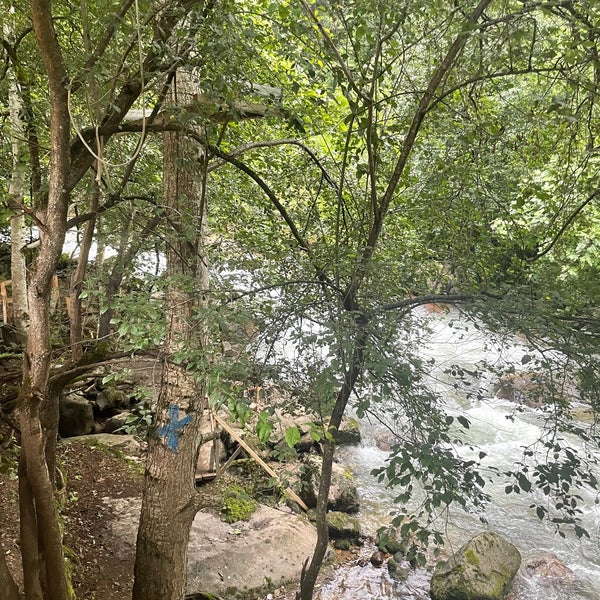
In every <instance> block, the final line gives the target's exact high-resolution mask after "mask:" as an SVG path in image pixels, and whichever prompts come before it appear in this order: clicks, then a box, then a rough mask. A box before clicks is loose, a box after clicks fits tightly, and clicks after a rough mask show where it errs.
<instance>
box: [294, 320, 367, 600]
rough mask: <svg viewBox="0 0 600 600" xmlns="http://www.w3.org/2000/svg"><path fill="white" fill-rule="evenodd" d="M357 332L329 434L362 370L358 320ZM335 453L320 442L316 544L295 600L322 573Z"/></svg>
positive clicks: (363, 339)
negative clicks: (320, 464) (320, 460)
mask: <svg viewBox="0 0 600 600" xmlns="http://www.w3.org/2000/svg"><path fill="white" fill-rule="evenodd" d="M357 325H358V331H357V332H356V334H355V339H354V347H353V351H352V355H351V359H350V363H349V365H348V367H347V369H346V373H345V375H344V384H343V385H342V387H341V388H340V390H339V392H338V394H337V397H336V401H335V405H334V407H333V411H332V413H331V417H330V419H329V426H328V432H329V433H331V434H335V432H337V431H338V429H339V428H340V425H341V423H342V419H343V418H344V413H345V411H346V407H347V406H348V400H349V399H350V395H351V394H352V390H353V389H354V386H355V385H356V381H357V380H358V378H359V377H360V375H361V373H362V370H363V359H364V353H365V348H366V344H367V331H366V327H367V322H366V320H363V319H361V318H360V317H359V318H358V322H357ZM334 454H335V442H334V441H333V438H332V437H329V436H327V437H326V439H325V440H324V441H323V464H322V467H321V479H320V481H319V491H318V494H317V506H316V511H315V513H316V514H315V517H316V525H317V543H316V545H315V550H314V552H313V555H312V558H311V561H310V564H309V565H308V568H307V569H304V570H303V572H302V577H301V580H300V592H298V594H296V599H297V600H312V597H313V593H314V589H315V584H316V582H317V576H318V575H319V571H320V570H321V565H322V564H323V559H324V558H325V553H326V552H327V546H328V544H329V528H328V526H327V503H328V501H329V489H330V487H331V473H332V469H333V457H334Z"/></svg>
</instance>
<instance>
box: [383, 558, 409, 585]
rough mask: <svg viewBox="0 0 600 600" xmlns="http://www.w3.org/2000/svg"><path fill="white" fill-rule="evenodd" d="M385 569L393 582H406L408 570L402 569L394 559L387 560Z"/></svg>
mask: <svg viewBox="0 0 600 600" xmlns="http://www.w3.org/2000/svg"><path fill="white" fill-rule="evenodd" d="M387 567H388V573H389V574H390V577H391V578H392V579H393V580H394V581H406V580H407V579H408V575H409V573H410V570H409V569H407V568H406V567H403V566H402V565H401V564H400V563H399V562H397V561H396V560H395V559H394V558H390V559H389V560H388V563H387Z"/></svg>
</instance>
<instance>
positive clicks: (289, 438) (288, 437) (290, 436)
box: [285, 427, 302, 448]
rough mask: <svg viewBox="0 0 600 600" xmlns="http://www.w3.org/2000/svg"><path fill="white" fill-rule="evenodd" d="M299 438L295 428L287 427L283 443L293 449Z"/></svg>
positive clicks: (298, 432)
mask: <svg viewBox="0 0 600 600" xmlns="http://www.w3.org/2000/svg"><path fill="white" fill-rule="evenodd" d="M301 437H302V436H301V435H300V431H299V430H298V428H297V427H288V428H287V429H286V430H285V442H286V444H287V445H288V446H289V447H290V448H293V447H294V446H295V445H296V444H297V443H298V442H299V441H300V439H301Z"/></svg>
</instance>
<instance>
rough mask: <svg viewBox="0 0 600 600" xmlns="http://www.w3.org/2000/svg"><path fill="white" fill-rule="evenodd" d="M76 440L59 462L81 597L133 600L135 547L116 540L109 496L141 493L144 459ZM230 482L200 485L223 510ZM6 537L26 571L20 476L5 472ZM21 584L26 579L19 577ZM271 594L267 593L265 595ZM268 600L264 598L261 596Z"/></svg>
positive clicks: (2, 538) (286, 595)
mask: <svg viewBox="0 0 600 600" xmlns="http://www.w3.org/2000/svg"><path fill="white" fill-rule="evenodd" d="M73 440H75V441H71V442H70V443H68V444H62V445H60V446H59V466H60V470H61V473H62V474H63V477H64V481H65V490H64V493H63V497H62V515H63V518H64V521H65V530H66V535H65V547H66V554H67V558H68V560H69V565H70V568H71V570H72V581H73V586H74V589H75V592H76V595H77V598H78V600H129V599H130V598H131V590H132V585H133V564H134V558H135V556H134V552H133V550H131V551H130V552H128V553H125V554H123V553H122V552H120V553H116V552H115V551H114V550H113V548H112V545H111V536H110V529H109V522H110V518H111V514H110V509H109V508H108V507H107V506H106V505H105V504H104V503H103V502H102V498H103V497H107V496H109V497H112V498H130V497H136V496H137V497H139V496H140V495H141V492H142V485H143V476H142V471H143V469H142V467H141V465H139V464H134V463H133V464H132V463H128V462H127V461H126V460H125V459H123V458H122V457H120V456H118V455H116V454H115V453H113V452H112V451H111V450H109V449H107V448H105V447H103V446H93V445H90V444H88V443H85V442H78V441H76V438H73ZM222 485H226V482H220V483H219V482H215V483H211V484H205V485H203V486H202V487H201V488H199V493H201V494H202V495H203V496H204V506H205V507H206V508H209V509H210V508H214V509H215V510H217V501H218V499H220V493H219V492H218V490H219V488H220V487H221V486H222ZM0 506H2V509H1V510H0V542H1V544H2V548H3V550H4V552H5V553H6V555H7V558H8V563H9V566H10V567H11V570H12V572H13V573H15V574H17V573H19V572H20V552H19V521H18V506H17V481H16V479H15V478H14V476H13V477H9V476H8V475H5V474H2V475H0ZM19 583H20V582H19ZM294 597H295V591H294V590H292V589H284V588H281V589H279V590H276V591H275V592H274V593H273V594H270V595H269V596H268V598H269V600H293V598H294ZM265 598H267V597H265ZM257 600H264V599H262V598H261V599H257Z"/></svg>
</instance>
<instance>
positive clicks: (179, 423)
mask: <svg viewBox="0 0 600 600" xmlns="http://www.w3.org/2000/svg"><path fill="white" fill-rule="evenodd" d="M191 420H192V416H191V415H187V416H185V417H183V419H180V418H179V407H178V406H177V405H176V404H171V406H169V412H168V414H167V423H166V424H165V425H163V426H162V427H160V428H159V429H158V435H159V436H160V437H161V438H162V440H163V441H164V442H165V444H166V445H167V447H168V448H169V450H172V451H173V452H177V446H179V432H180V431H181V430H182V429H183V428H184V427H185V426H186V425H187V424H188V423H189V422H190V421H191Z"/></svg>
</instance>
